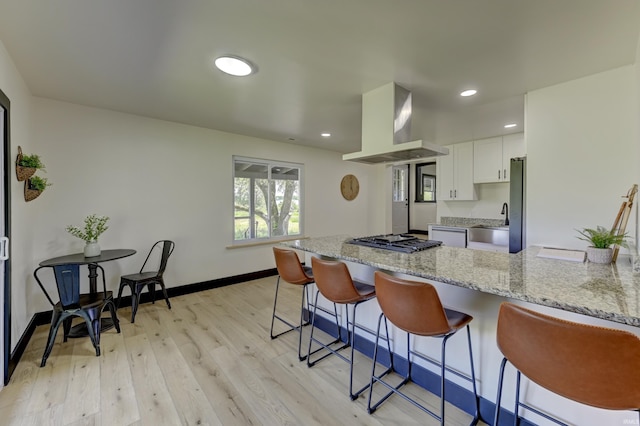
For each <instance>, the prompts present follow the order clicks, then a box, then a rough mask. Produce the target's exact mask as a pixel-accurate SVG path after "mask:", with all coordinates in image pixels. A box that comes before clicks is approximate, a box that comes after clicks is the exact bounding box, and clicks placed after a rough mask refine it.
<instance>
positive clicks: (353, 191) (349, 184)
mask: <svg viewBox="0 0 640 426" xmlns="http://www.w3.org/2000/svg"><path fill="white" fill-rule="evenodd" d="M340 192H342V196H343V197H344V199H345V200H348V201H351V200H353V199H354V198H356V197H357V196H358V192H360V183H359V182H358V178H357V177H355V176H354V175H345V177H343V178H342V182H340Z"/></svg>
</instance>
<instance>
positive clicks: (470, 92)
mask: <svg viewBox="0 0 640 426" xmlns="http://www.w3.org/2000/svg"><path fill="white" fill-rule="evenodd" d="M476 93H478V91H477V90H475V89H469V90H465V91H464V92H461V93H460V96H465V97H466V96H473V95H475V94H476Z"/></svg>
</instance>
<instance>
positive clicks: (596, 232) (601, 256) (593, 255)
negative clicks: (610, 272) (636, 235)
mask: <svg viewBox="0 0 640 426" xmlns="http://www.w3.org/2000/svg"><path fill="white" fill-rule="evenodd" d="M577 231H578V233H579V234H580V235H581V236H579V237H576V238H578V239H579V240H583V241H586V242H588V243H591V245H590V246H589V247H587V260H589V262H593V263H611V259H612V258H613V248H611V246H614V245H616V246H622V247H627V244H626V242H625V240H626V237H627V234H623V235H617V234H614V233H613V232H612V231H610V230H608V229H607V228H605V227H604V226H598V227H596V229H592V228H583V229H582V230H577Z"/></svg>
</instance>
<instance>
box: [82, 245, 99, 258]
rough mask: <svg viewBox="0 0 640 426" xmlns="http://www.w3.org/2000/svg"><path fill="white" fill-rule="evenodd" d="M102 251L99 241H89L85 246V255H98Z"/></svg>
mask: <svg viewBox="0 0 640 426" xmlns="http://www.w3.org/2000/svg"><path fill="white" fill-rule="evenodd" d="M100 253H102V250H100V246H99V245H98V242H97V241H92V242H89V243H87V244H86V245H85V246H84V257H96V256H100Z"/></svg>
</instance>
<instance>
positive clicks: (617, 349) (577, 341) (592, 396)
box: [493, 302, 640, 425]
mask: <svg viewBox="0 0 640 426" xmlns="http://www.w3.org/2000/svg"><path fill="white" fill-rule="evenodd" d="M497 341H498V347H499V348H500V351H501V352H502V354H503V355H504V358H503V360H502V363H501V365H500V378H499V381H498V396H497V398H496V413H495V419H494V423H493V424H494V425H497V424H498V419H499V414H500V399H501V396H502V383H503V379H504V370H505V366H506V363H507V361H509V362H510V363H511V364H512V365H513V366H514V367H515V368H516V370H517V374H516V397H515V410H514V414H515V419H514V424H515V423H516V422H517V421H518V407H520V406H521V407H524V408H526V409H528V410H531V411H532V412H534V413H536V414H538V415H540V416H542V417H544V418H545V419H547V420H550V421H552V422H554V423H557V424H562V425H563V424H565V423H562V422H561V421H559V420H558V419H555V418H553V417H551V416H549V415H548V414H546V413H542V412H541V411H540V410H537V409H535V408H533V407H531V406H529V405H527V404H525V403H523V402H520V376H521V373H522V374H524V375H525V376H526V377H528V378H529V380H531V381H532V382H534V383H536V384H538V385H540V386H542V387H543V388H545V389H547V390H549V391H551V392H553V393H555V394H558V395H560V396H563V397H565V398H568V399H570V400H573V401H576V402H580V403H582V404H586V405H591V406H593V407H598V408H605V409H609V410H635V411H638V410H639V409H640V368H638V367H639V366H638V360H640V339H639V338H638V337H637V336H636V335H635V334H632V333H629V332H627V331H623V330H616V329H613V328H605V327H596V326H593V325H587V324H580V323H576V322H571V321H567V320H563V319H559V318H554V317H551V316H548V315H544V314H541V313H538V312H535V311H532V310H529V309H526V308H523V307H521V306H518V305H514V304H513V303H509V302H504V303H502V305H501V306H500V313H499V314H498V330H497ZM639 415H640V413H639ZM639 418H640V417H639Z"/></svg>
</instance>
